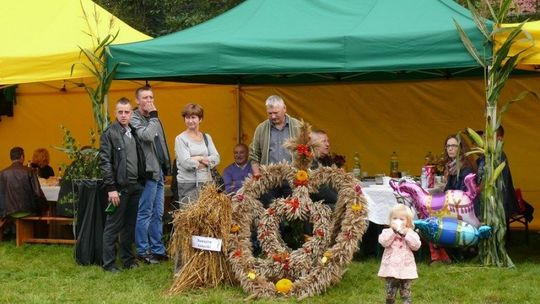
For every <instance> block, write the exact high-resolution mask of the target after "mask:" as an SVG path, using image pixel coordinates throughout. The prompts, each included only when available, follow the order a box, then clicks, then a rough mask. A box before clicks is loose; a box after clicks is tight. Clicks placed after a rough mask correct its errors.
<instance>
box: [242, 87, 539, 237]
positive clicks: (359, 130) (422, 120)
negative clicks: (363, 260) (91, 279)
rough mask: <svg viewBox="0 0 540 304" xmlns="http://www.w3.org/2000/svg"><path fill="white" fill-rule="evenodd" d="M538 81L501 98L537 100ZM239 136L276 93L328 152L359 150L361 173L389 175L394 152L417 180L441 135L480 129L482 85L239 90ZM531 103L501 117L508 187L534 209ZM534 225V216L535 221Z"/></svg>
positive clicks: (534, 113) (535, 108)
mask: <svg viewBox="0 0 540 304" xmlns="http://www.w3.org/2000/svg"><path fill="white" fill-rule="evenodd" d="M539 80H540V78H538V77H535V78H533V77H531V78H515V79H512V80H510V81H509V83H508V85H507V89H506V90H505V92H504V95H503V99H502V100H509V99H511V98H513V97H515V96H516V95H517V94H518V93H519V92H521V91H523V90H526V89H529V90H535V91H536V93H537V94H540V86H538V82H539ZM241 92H242V93H241V101H242V102H241V113H242V132H243V134H244V137H245V139H247V140H246V141H248V142H249V141H250V140H251V137H252V136H253V130H254V128H255V127H256V125H257V124H258V123H259V122H260V121H261V120H262V119H264V118H265V107H264V100H265V99H266V97H267V96H269V95H272V94H278V95H281V96H282V97H283V98H284V99H285V102H286V104H287V112H288V113H289V114H291V115H292V116H294V117H297V118H303V119H304V120H305V121H307V122H309V123H311V124H312V125H313V126H314V127H315V128H320V129H324V130H326V131H327V133H328V135H329V137H330V142H331V146H332V151H334V152H336V153H338V154H343V155H345V156H346V158H347V166H348V167H349V170H350V169H352V168H351V166H352V157H353V154H354V152H355V151H357V152H359V154H360V159H361V164H362V170H364V171H367V172H368V173H369V174H370V175H374V174H377V173H386V174H388V173H389V159H390V155H391V153H392V152H393V151H396V152H397V154H398V157H399V168H400V170H401V171H407V172H409V174H413V175H420V168H421V166H422V165H423V162H424V157H425V155H426V154H427V153H428V152H429V151H431V152H432V153H441V152H442V151H443V144H444V139H445V138H446V136H448V135H450V134H452V133H454V134H455V133H456V132H458V131H459V130H463V129H464V128H465V127H471V128H473V129H484V116H483V111H484V98H483V84H482V81H480V80H478V79H476V80H473V79H465V80H451V81H448V80H434V81H422V82H413V81H411V82H388V83H380V82H379V83H361V84H331V85H317V86H313V85H305V86H303V85H294V86H279V87H275V86H249V87H242V90H241ZM531 99H532V98H527V99H526V100H524V101H522V102H520V103H516V104H514V105H512V106H511V107H510V110H509V111H508V112H507V114H506V115H505V116H504V119H503V124H504V127H505V131H506V135H505V151H506V153H507V155H508V159H509V163H510V167H511V170H512V177H513V179H514V185H515V187H519V188H521V189H522V190H523V195H524V198H525V199H526V200H527V201H529V202H530V203H531V204H533V205H534V206H535V208H536V210H540V174H539V172H536V170H535V169H537V168H540V155H539V154H538V151H540V140H538V139H539V137H538V134H539V131H540V120H539V119H538V115H539V114H540V103H539V102H538V101H531ZM534 225H535V227H536V228H539V226H540V215H537V216H536V218H535V223H534Z"/></svg>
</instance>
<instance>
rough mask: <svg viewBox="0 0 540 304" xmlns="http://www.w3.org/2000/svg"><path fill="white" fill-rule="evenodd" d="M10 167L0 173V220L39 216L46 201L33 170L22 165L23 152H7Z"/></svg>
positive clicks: (18, 148) (20, 149) (16, 149)
mask: <svg viewBox="0 0 540 304" xmlns="http://www.w3.org/2000/svg"><path fill="white" fill-rule="evenodd" d="M9 157H10V159H11V165H10V166H9V167H7V168H5V169H4V170H2V171H0V218H3V217H11V218H20V217H24V216H27V215H30V214H39V213H40V210H41V208H42V207H45V206H46V203H47V199H46V198H45V195H44V194H43V191H42V190H41V186H40V185H39V181H38V178H37V175H36V174H35V172H34V170H32V169H31V168H28V167H26V166H25V165H24V150H23V148H21V147H14V148H12V149H11V150H10V151H9Z"/></svg>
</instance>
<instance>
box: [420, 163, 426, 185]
mask: <svg viewBox="0 0 540 304" xmlns="http://www.w3.org/2000/svg"><path fill="white" fill-rule="evenodd" d="M420 186H421V187H422V188H424V189H427V188H428V180H427V174H426V167H425V166H424V167H422V173H421V174H420Z"/></svg>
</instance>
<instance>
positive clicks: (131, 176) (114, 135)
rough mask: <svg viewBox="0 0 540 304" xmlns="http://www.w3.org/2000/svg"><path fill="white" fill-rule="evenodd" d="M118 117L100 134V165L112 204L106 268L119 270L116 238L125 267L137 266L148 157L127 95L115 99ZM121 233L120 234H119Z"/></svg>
mask: <svg viewBox="0 0 540 304" xmlns="http://www.w3.org/2000/svg"><path fill="white" fill-rule="evenodd" d="M115 115H116V121H115V122H114V123H112V124H111V125H110V126H109V127H108V128H107V129H106V130H105V131H104V132H103V134H102V135H101V139H100V149H99V155H100V168H101V171H102V172H103V181H104V183H105V187H106V189H107V192H108V199H109V206H108V207H107V210H106V211H107V213H108V215H107V220H106V222H105V229H104V232H103V269H104V270H106V271H110V272H118V271H119V269H118V268H117V267H116V265H115V260H116V246H115V244H116V241H117V240H118V239H119V248H120V259H121V261H122V264H123V266H124V268H126V269H129V268H135V267H137V266H138V264H137V261H136V259H135V255H134V253H133V250H132V246H133V243H134V242H135V223H136V220H137V210H138V206H139V198H140V196H141V193H142V189H143V183H144V180H145V158H144V154H143V151H142V149H141V145H140V142H139V139H138V138H137V135H136V134H135V132H134V129H133V128H132V127H131V126H130V125H129V120H130V119H131V116H132V115H133V111H132V109H131V105H130V103H129V100H128V99H127V98H121V99H120V100H118V102H117V103H116V110H115ZM119 236H120V238H118V237H119Z"/></svg>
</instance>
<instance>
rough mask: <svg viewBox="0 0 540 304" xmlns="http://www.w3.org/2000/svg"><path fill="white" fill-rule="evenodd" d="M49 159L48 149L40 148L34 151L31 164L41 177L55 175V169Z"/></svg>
mask: <svg viewBox="0 0 540 304" xmlns="http://www.w3.org/2000/svg"><path fill="white" fill-rule="evenodd" d="M49 161H50V157H49V151H47V149H45V148H39V149H37V150H36V151H34V155H32V162H31V163H30V166H31V167H32V168H33V169H34V170H36V171H37V175H38V176H39V177H41V178H49V177H51V176H54V171H53V169H52V168H51V166H49Z"/></svg>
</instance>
